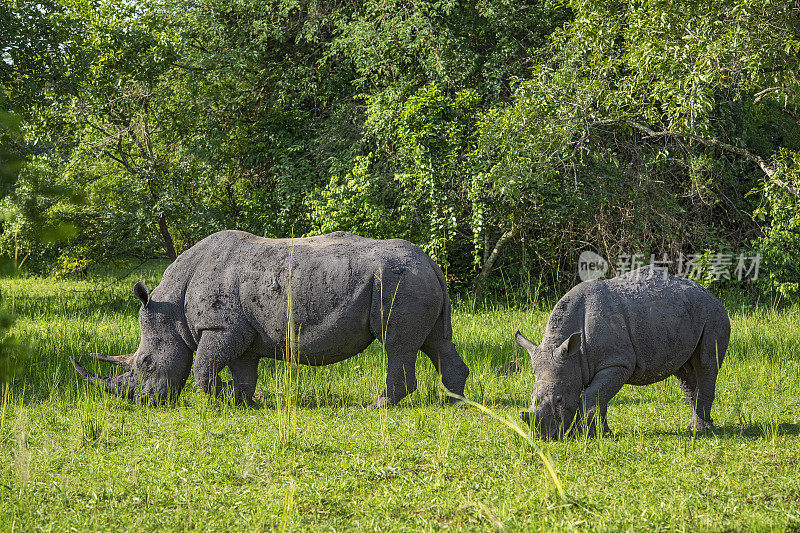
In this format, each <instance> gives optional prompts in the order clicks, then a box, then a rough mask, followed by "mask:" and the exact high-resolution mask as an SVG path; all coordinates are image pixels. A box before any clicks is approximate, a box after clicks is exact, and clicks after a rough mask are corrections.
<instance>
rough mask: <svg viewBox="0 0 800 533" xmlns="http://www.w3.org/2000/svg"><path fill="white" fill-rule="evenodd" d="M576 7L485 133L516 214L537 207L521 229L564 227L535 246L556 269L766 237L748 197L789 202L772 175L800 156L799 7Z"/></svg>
mask: <svg viewBox="0 0 800 533" xmlns="http://www.w3.org/2000/svg"><path fill="white" fill-rule="evenodd" d="M569 5H570V7H571V8H572V10H573V12H574V14H575V18H574V20H573V21H571V22H570V23H569V24H567V25H566V26H565V27H564V28H563V29H562V30H559V31H556V32H555V33H554V35H553V46H552V53H551V55H550V56H549V57H548V59H547V60H546V61H543V62H542V63H541V64H539V65H538V66H537V68H536V69H535V70H534V71H533V73H532V75H531V76H530V78H529V79H527V80H525V81H524V82H523V83H522V84H521V85H520V87H519V88H518V90H517V93H516V95H515V100H514V103H513V105H511V106H508V107H505V108H500V109H497V110H495V111H492V112H491V113H489V114H488V115H487V119H486V122H485V124H484V127H483V129H482V134H481V143H480V144H481V147H482V150H483V151H484V152H485V153H486V156H487V158H488V159H489V160H490V161H491V162H492V167H491V170H490V172H489V182H490V183H492V185H493V187H494V188H495V190H499V191H500V192H501V195H505V196H506V197H507V198H508V201H511V200H512V198H514V199H519V202H520V204H521V205H524V206H525V209H524V210H522V211H520V212H519V213H517V214H516V215H513V218H518V219H519V220H520V221H522V220H523V219H522V217H523V216H530V214H532V213H537V214H539V215H541V217H540V218H538V220H536V221H535V222H532V221H526V222H520V223H521V224H522V225H523V226H524V227H526V228H527V229H528V230H529V231H533V232H536V228H537V226H538V227H540V228H542V229H544V230H545V233H544V234H545V235H547V234H548V233H550V230H551V228H550V227H548V223H549V222H550V223H552V222H554V223H555V228H554V229H556V231H557V233H558V234H559V235H560V237H561V239H558V240H557V241H556V242H557V243H558V242H559V241H560V242H561V243H562V246H560V247H557V248H556V249H555V250H554V249H553V248H552V244H553V241H552V240H551V239H545V240H543V241H539V244H538V245H537V243H536V241H535V240H534V241H532V242H531V241H529V242H530V245H531V246H533V249H532V250H531V251H533V252H534V253H535V254H536V255H537V256H539V257H541V258H543V259H544V260H545V261H544V262H545V263H547V261H548V260H555V259H556V258H555V257H553V256H549V257H548V255H546V253H547V251H549V250H553V251H555V252H556V253H555V254H554V255H555V256H556V257H563V256H564V255H565V253H567V251H568V250H573V251H574V250H580V248H581V247H582V246H583V245H584V243H585V244H589V245H591V246H592V247H597V248H600V249H601V251H603V252H605V253H606V254H607V255H608V256H610V257H612V258H613V257H615V256H617V255H618V254H619V253H622V252H625V251H628V252H629V253H630V252H632V251H638V252H643V253H648V252H652V253H657V254H660V253H669V254H670V255H672V256H673V257H674V256H675V255H677V254H678V253H680V252H691V251H697V250H702V249H704V248H712V249H716V250H721V251H726V250H725V249H726V248H727V247H741V246H749V245H750V242H751V240H752V239H753V238H758V236H759V234H760V227H759V225H758V224H756V223H754V222H753V220H752V216H751V215H752V213H753V209H754V208H755V207H756V205H753V204H752V203H749V202H748V199H749V200H752V199H753V197H752V196H751V197H749V198H745V196H746V195H747V193H748V192H749V191H750V190H751V189H752V188H753V187H756V188H758V187H761V185H759V184H762V185H767V186H769V187H771V186H773V185H779V189H780V194H786V193H788V194H793V193H792V192H791V191H792V187H791V185H788V183H790V182H791V180H789V179H788V178H786V179H784V180H783V181H781V180H780V179H777V178H778V175H777V173H776V172H777V170H776V169H777V165H778V160H781V161H789V159H787V158H786V157H784V156H782V155H780V154H782V152H781V150H788V151H789V152H792V153H794V152H795V151H796V150H797V149H798V148H800V145H798V144H797V141H798V140H799V139H798V132H799V130H798V123H797V121H796V115H795V113H796V111H795V110H796V99H794V98H795V95H796V93H797V87H798V85H797V83H798V82H797V67H798V62H797V59H796V58H797V54H798V51H800V33H799V32H798V6H796V5H792V4H787V3H785V2H741V1H738V2H730V1H729V2H719V1H714V2H641V3H628V2H616V1H611V2H571V3H570V4H569ZM776 45H778V46H776ZM778 95H780V97H781V101H780V102H778V101H777V100H772V101H767V98H775V97H776V96H778ZM781 112H783V113H781ZM780 115H784V116H780ZM781 168H782V169H784V170H783V171H785V172H788V173H789V174H792V175H794V174H795V173H796V172H797V170H796V167H793V166H792V165H791V164H787V165H782V166H781ZM783 171H782V172H783ZM776 179H777V181H776ZM780 184H783V185H780ZM566 191H568V192H566ZM562 192H566V194H562ZM762 194H763V191H762V192H761V193H759V196H761V197H762V198H765V199H766V200H767V201H769V202H770V205H773V206H775V207H776V208H778V209H782V208H783V207H782V206H781V205H782V204H778V203H775V202H774V200H772V199H770V196H769V195H767V196H763V195H762ZM565 196H567V197H568V198H565ZM779 219H780V216H778V217H777V218H775V219H774V220H776V221H778V220H779ZM573 253H574V252H573Z"/></svg>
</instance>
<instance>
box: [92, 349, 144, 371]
mask: <svg viewBox="0 0 800 533" xmlns="http://www.w3.org/2000/svg"><path fill="white" fill-rule="evenodd" d="M89 355H91V356H92V357H94V358H95V359H97V360H98V361H105V362H106V363H112V364H115V365H118V366H121V367H122V369H123V370H126V371H127V370H130V368H131V362H132V361H133V354H132V353H129V354H126V355H117V356H113V355H106V354H102V353H90V354H89Z"/></svg>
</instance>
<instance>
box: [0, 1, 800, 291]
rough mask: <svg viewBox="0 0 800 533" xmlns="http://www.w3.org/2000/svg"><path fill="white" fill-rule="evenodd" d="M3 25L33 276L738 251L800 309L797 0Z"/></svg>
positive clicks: (447, 4)
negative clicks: (301, 252) (426, 257)
mask: <svg viewBox="0 0 800 533" xmlns="http://www.w3.org/2000/svg"><path fill="white" fill-rule="evenodd" d="M1 9H2V11H0V35H2V41H0V46H2V51H0V53H1V54H2V61H0V89H1V90H0V103H2V107H3V109H5V110H10V111H13V113H14V116H15V117H17V119H18V120H19V121H20V122H21V127H20V128H19V129H18V130H16V131H12V130H11V129H8V128H4V131H5V132H6V133H9V132H11V133H9V134H4V135H3V144H4V153H12V152H13V153H14V154H17V156H21V157H24V158H25V159H26V160H27V165H26V167H25V168H24V170H23V171H22V172H21V174H20V175H19V177H18V179H15V180H13V182H12V183H10V184H5V185H4V187H3V190H2V193H3V196H4V200H3V203H4V206H5V209H6V213H7V215H6V217H5V218H4V221H3V222H2V235H1V236H0V245H1V250H2V252H3V253H4V254H5V255H6V256H7V257H9V258H12V259H13V262H14V263H15V265H16V266H19V265H20V264H21V263H24V265H23V266H25V267H28V268H31V269H33V270H44V269H50V268H52V267H54V266H55V267H57V269H58V270H59V271H61V272H67V273H69V272H85V271H86V269H87V268H88V267H91V266H92V265H95V264H100V263H107V262H108V261H115V260H119V259H123V258H131V257H136V258H140V259H147V258H150V257H154V256H161V257H163V256H166V257H174V256H175V254H176V253H180V252H181V251H182V250H183V249H185V248H187V247H188V246H190V245H192V244H193V243H195V242H196V241H197V240H199V239H200V238H202V237H204V236H205V235H207V234H209V233H211V232H213V231H215V230H218V229H221V228H240V229H244V230H248V231H251V232H254V233H257V234H259V235H264V236H272V237H288V236H302V235H306V234H313V233H317V232H327V231H331V230H350V231H353V232H357V233H360V234H363V235H367V236H374V237H402V238H406V239H409V240H411V241H413V242H416V243H418V244H420V245H422V246H423V247H424V248H425V249H426V251H428V252H429V253H430V254H431V255H433V256H434V257H435V258H436V259H437V260H438V261H439V262H440V263H441V264H442V265H443V266H444V267H445V268H446V269H447V271H448V274H449V275H450V279H451V281H452V282H453V286H454V287H458V286H461V287H463V288H467V287H474V288H476V289H478V290H480V286H481V285H482V283H483V281H484V280H487V279H488V280H489V281H488V283H489V285H490V286H495V287H497V286H501V285H502V284H503V282H504V280H507V279H510V280H512V281H514V282H520V281H526V282H533V283H539V282H541V283H543V284H544V285H545V286H547V287H552V286H553V283H554V282H556V283H557V282H559V281H561V282H562V283H566V284H569V283H571V282H572V281H573V280H574V277H575V274H574V273H575V264H576V260H577V257H578V254H579V253H580V251H581V250H584V249H593V250H595V251H598V252H600V253H601V254H602V255H604V256H606V257H607V258H609V259H610V260H611V261H612V263H613V261H614V258H615V257H617V256H618V255H619V254H623V253H642V254H644V255H645V256H649V254H656V255H657V256H661V255H662V254H668V255H669V256H670V257H675V256H677V255H678V254H681V253H683V254H692V253H694V254H701V253H706V254H708V253H714V252H738V251H745V252H747V253H749V254H755V253H761V254H762V255H763V256H764V264H763V266H762V270H761V271H762V276H761V283H760V285H759V286H758V287H757V288H758V290H759V292H760V293H763V292H766V293H770V294H772V293H780V294H783V295H786V296H793V295H794V294H795V293H797V289H798V285H797V279H798V275H800V266H798V265H800V235H798V230H797V226H798V224H800V215H798V213H797V202H798V195H799V194H800V177H799V175H798V162H799V161H800V123H799V122H798V118H799V117H800V115H798V113H800V112H799V111H798V108H797V105H798V91H800V81H799V78H798V76H800V74H798V54H800V4H798V2H796V1H790V2H786V1H785V0H714V1H712V0H702V1H691V2H687V1H670V2H663V1H660V0H658V1H643V2H621V1H616V0H613V1H600V2H595V1H592V2H586V1H579V0H576V1H571V2H566V3H564V2H559V1H555V0H553V1H550V0H541V1H536V2H529V3H522V2H515V1H513V0H482V1H480V2H462V1H459V0H426V1H422V2H411V1H407V0H343V1H338V2H325V1H308V0H252V1H246V2H245V1H240V0H204V1H198V0H146V1H142V2H119V1H116V0H58V1H56V0H43V1H40V0H37V1H32V0H2V8H1ZM4 158H5V156H4ZM498 270H502V272H503V275H497V272H498ZM493 272H494V275H492V273H493ZM565 274H566V276H565Z"/></svg>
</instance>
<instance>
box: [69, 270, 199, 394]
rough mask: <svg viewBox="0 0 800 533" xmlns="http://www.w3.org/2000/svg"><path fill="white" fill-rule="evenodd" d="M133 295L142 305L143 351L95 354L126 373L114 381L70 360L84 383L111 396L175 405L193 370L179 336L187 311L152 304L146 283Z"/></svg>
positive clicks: (140, 322) (141, 347)
mask: <svg viewBox="0 0 800 533" xmlns="http://www.w3.org/2000/svg"><path fill="white" fill-rule="evenodd" d="M133 293H134V294H135V295H136V297H137V298H138V299H139V301H140V302H141V303H142V306H141V307H140V308H139V326H140V328H141V336H140V340H139V348H138V349H137V350H136V351H135V352H134V353H132V354H127V355H120V356H109V355H104V354H91V355H92V356H93V357H95V358H96V359H98V360H100V361H105V362H109V363H113V364H115V365H117V366H119V367H120V368H122V370H123V373H122V374H120V375H118V376H116V377H113V378H111V377H102V376H95V375H93V374H91V373H90V372H89V371H87V370H86V369H85V368H84V367H83V366H82V365H81V364H80V363H78V362H77V361H75V360H74V359H71V358H70V360H71V361H72V364H73V366H74V367H75V370H76V371H77V372H78V374H80V376H81V377H82V378H83V379H85V380H86V381H87V382H89V383H94V384H96V385H98V386H99V387H100V388H102V389H103V390H105V391H106V392H108V393H110V394H113V395H116V396H121V397H123V398H127V399H129V400H131V401H134V402H137V403H147V404H150V405H156V404H165V403H174V402H175V401H177V399H178V395H179V394H180V392H181V389H183V386H184V384H185V383H186V379H187V378H188V377H189V371H190V369H191V356H192V350H191V349H190V348H189V346H187V345H186V342H185V341H184V340H183V338H182V337H181V336H180V333H179V332H180V328H181V326H182V324H183V323H184V321H183V319H182V316H183V310H182V309H178V307H179V306H177V305H176V304H174V303H170V302H161V301H155V300H152V299H151V296H150V291H149V290H148V288H147V285H146V284H145V282H144V281H139V282H138V283H136V285H135V286H134V288H133Z"/></svg>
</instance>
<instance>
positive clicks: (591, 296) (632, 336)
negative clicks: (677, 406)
mask: <svg viewBox="0 0 800 533" xmlns="http://www.w3.org/2000/svg"><path fill="white" fill-rule="evenodd" d="M730 332H731V326H730V320H729V319H728V313H727V312H726V311H725V308H724V307H723V305H722V303H720V301H719V300H718V299H717V298H715V297H714V296H713V295H712V294H711V293H710V292H708V291H707V290H706V289H704V288H703V287H701V286H700V285H698V284H697V283H695V282H693V281H691V280H688V279H685V278H680V277H677V276H673V275H671V274H669V273H668V272H667V271H666V270H665V269H661V268H657V267H654V266H646V267H643V268H640V269H637V270H634V271H632V272H629V273H627V274H625V275H621V276H618V277H615V278H612V279H609V280H593V281H585V282H583V283H580V284H578V285H576V286H575V287H573V288H572V290H570V291H569V292H568V293H567V294H566V295H564V297H562V298H561V300H559V301H558V303H557V304H556V306H555V308H554V309H553V312H552V314H551V315H550V319H549V320H548V322H547V326H546V328H545V332H544V337H543V339H542V344H541V345H540V346H536V345H534V344H533V343H532V342H531V341H530V340H528V339H526V338H525V337H524V336H523V335H522V333H520V332H519V331H517V333H516V334H515V340H516V342H517V344H519V345H520V346H522V347H523V348H525V350H526V351H527V352H528V354H530V356H531V361H532V363H533V370H534V373H535V383H534V391H533V394H532V395H531V407H530V409H529V410H528V411H523V412H522V413H520V415H521V416H522V418H523V419H524V420H525V421H526V422H528V423H529V424H531V425H532V427H533V428H534V429H535V430H536V432H537V433H538V434H539V435H540V436H542V437H543V438H558V437H560V436H563V435H565V434H567V433H569V432H570V431H569V430H570V428H572V429H573V430H576V432H582V431H587V433H588V434H589V435H591V436H593V435H596V431H597V427H596V424H595V421H596V420H597V419H598V418H599V421H600V422H601V423H602V428H601V430H602V431H605V432H609V431H610V430H609V427H608V423H607V421H606V411H607V408H608V402H609V400H611V398H612V397H613V396H614V395H615V394H617V392H619V390H620V389H621V388H622V386H623V385H624V384H626V383H627V384H631V385H649V384H651V383H656V382H658V381H661V380H664V379H666V378H667V377H669V376H675V377H676V378H677V379H678V384H679V386H680V388H681V391H682V392H683V394H684V396H685V397H686V400H687V401H688V403H689V408H690V409H691V413H692V417H691V422H690V423H689V429H690V430H698V431H699V430H705V429H711V428H713V424H714V423H713V420H712V418H711V404H712V403H713V401H714V391H715V387H716V380H717V372H718V371H719V368H720V365H722V360H723V358H724V357H725V350H726V349H727V348H728V340H729V339H730ZM531 418H533V419H534V420H531Z"/></svg>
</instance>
